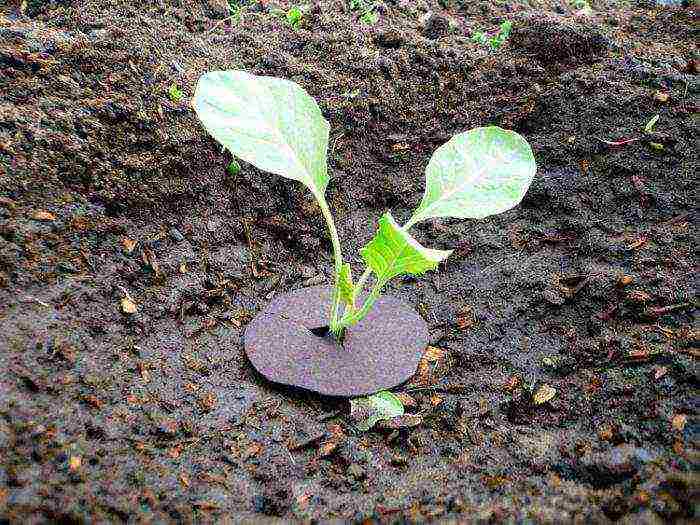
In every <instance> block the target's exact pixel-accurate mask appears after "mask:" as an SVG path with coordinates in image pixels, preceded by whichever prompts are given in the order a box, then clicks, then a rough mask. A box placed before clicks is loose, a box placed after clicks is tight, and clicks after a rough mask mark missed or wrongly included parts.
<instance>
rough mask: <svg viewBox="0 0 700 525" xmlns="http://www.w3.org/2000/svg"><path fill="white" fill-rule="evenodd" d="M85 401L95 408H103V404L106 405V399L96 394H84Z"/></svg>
mask: <svg viewBox="0 0 700 525" xmlns="http://www.w3.org/2000/svg"><path fill="white" fill-rule="evenodd" d="M83 401H85V402H86V403H87V404H88V405H90V406H91V407H93V408H102V405H104V401H102V400H101V399H99V398H98V397H97V396H96V395H94V394H87V395H86V396H83Z"/></svg>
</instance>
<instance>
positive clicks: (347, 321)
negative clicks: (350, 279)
mask: <svg viewBox="0 0 700 525" xmlns="http://www.w3.org/2000/svg"><path fill="white" fill-rule="evenodd" d="M385 284H386V281H377V282H376V283H375V284H374V287H373V288H372V291H371V292H370V293H369V295H368V296H367V299H365V302H364V304H363V305H362V308H360V309H359V310H357V311H356V312H353V313H351V314H349V315H348V314H346V315H344V316H343V318H342V319H341V320H340V326H341V330H344V329H345V328H347V327H348V326H352V325H354V324H355V323H357V322H358V321H361V320H362V319H363V318H364V317H365V316H366V315H367V314H368V313H369V311H370V310H371V309H372V307H373V306H374V303H375V301H376V300H377V299H378V298H379V295H380V294H381V293H382V288H384V285H385Z"/></svg>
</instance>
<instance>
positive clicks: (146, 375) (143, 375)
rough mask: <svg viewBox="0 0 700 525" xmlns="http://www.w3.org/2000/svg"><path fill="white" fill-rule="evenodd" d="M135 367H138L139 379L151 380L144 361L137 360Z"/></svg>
mask: <svg viewBox="0 0 700 525" xmlns="http://www.w3.org/2000/svg"><path fill="white" fill-rule="evenodd" d="M136 368H138V369H139V374H140V375H141V379H143V382H144V383H148V382H149V381H150V380H151V375H150V373H149V372H148V363H144V362H143V361H139V362H138V363H137V364H136Z"/></svg>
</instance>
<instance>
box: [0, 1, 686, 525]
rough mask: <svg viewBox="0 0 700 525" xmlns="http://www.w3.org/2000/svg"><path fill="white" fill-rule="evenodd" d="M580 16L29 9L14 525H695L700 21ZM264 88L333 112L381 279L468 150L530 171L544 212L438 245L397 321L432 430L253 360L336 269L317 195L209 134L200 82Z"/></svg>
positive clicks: (11, 250)
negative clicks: (394, 227)
mask: <svg viewBox="0 0 700 525" xmlns="http://www.w3.org/2000/svg"><path fill="white" fill-rule="evenodd" d="M571 4H574V2H572V3H571ZM576 4H577V6H572V5H570V4H567V3H566V2H563V1H562V2H555V1H547V0H542V1H535V0H530V1H525V0H523V1H515V0H514V1H512V2H487V1H474V2H472V1H466V0H462V1H459V0H454V1H450V0H441V2H440V3H435V2H425V1H423V0H417V1H406V0H399V1H393V2H392V1H387V2H377V3H376V4H375V12H376V14H377V15H378V20H377V22H376V23H375V24H374V25H367V24H365V23H363V21H362V20H361V19H360V14H361V12H360V11H358V10H352V9H350V7H349V5H348V4H347V3H345V2H341V1H325V0H322V1H320V2H318V3H312V4H309V5H307V6H306V7H305V11H304V15H303V17H302V20H301V23H300V27H298V28H293V27H290V25H289V23H287V21H286V19H285V16H284V13H285V10H286V9H287V8H288V7H290V6H291V5H292V4H291V3H290V4H287V3H282V4H274V3H272V2H269V3H265V4H264V5H263V4H248V5H242V6H236V5H235V4H234V7H236V10H235V13H234V12H232V11H231V10H230V7H229V5H228V4H227V2H225V1H219V0H208V1H202V2H188V1H184V0H183V1H177V0H175V1H165V0H157V1H156V0H152V1H146V2H144V1H143V0H139V1H135V0H124V1H120V2H100V1H91V0H88V1H80V2H78V1H71V0H51V1H48V0H47V1H39V0H28V1H24V2H14V3H13V2H12V0H11V1H10V2H9V5H7V4H6V3H5V4H4V5H5V6H4V7H0V347H1V350H0V522H3V523H4V522H10V523H36V522H47V521H50V522H65V523H75V522H83V521H85V522H87V521H109V522H112V521H117V522H118V521H131V522H151V521H156V522H173V521H177V522H212V521H218V520H225V519H228V520H234V521H245V520H255V521H259V520H262V519H265V517H269V519H274V518H275V517H279V518H283V519H286V520H290V521H301V520H306V521H309V520H329V519H334V518H335V519H341V520H344V521H357V522H362V521H365V522H382V523H393V522H406V521H410V522H426V521H431V520H443V521H448V522H450V521H453V522H465V521H466V522H504V521H508V522H514V521H517V522H526V521H527V522H541V523H546V522H573V521H578V522H589V523H590V522H595V523H606V522H610V521H617V520H622V521H623V522H625V523H658V522H690V521H692V520H693V518H697V510H696V509H697V490H698V478H697V474H695V473H694V471H693V465H694V464H696V462H697V459H698V455H697V454H698V450H697V441H696V439H697V430H698V408H697V393H698V368H697V358H698V354H699V352H698V332H697V329H695V328H694V326H693V320H694V316H695V314H696V304H697V303H696V302H695V301H696V300H695V295H694V293H695V292H694V287H693V271H694V269H695V265H696V259H695V251H696V247H695V243H694V242H693V241H694V239H693V236H694V233H695V231H694V218H695V216H694V214H693V207H694V205H695V202H696V200H695V194H694V192H695V188H696V183H695V182H696V181H695V177H694V176H695V175H696V173H697V167H698V166H697V142H696V137H697V112H698V91H699V88H698V77H697V70H698V54H697V49H696V47H695V46H696V44H695V42H696V41H697V29H695V28H696V27H697V25H696V24H697V12H696V11H694V10H693V9H692V8H690V7H687V6H686V7H683V6H682V5H679V6H676V7H662V6H657V5H656V3H655V2H652V1H649V0H642V1H631V2H629V1H628V2H622V1H620V2H616V1H613V0H609V1H603V0H601V1H596V0H591V1H590V2H588V5H587V6H586V5H585V4H586V3H585V2H576ZM679 4H680V2H679ZM239 7H240V8H239ZM504 20H510V21H512V22H513V33H512V35H511V37H510V38H509V39H508V41H507V42H506V43H505V44H504V45H503V47H502V48H500V49H498V50H496V51H493V50H491V49H490V48H489V47H487V46H484V45H481V44H478V43H475V42H473V41H472V40H471V38H470V35H471V34H472V32H473V31H477V30H482V31H487V32H491V33H493V32H494V31H496V30H497V28H498V25H499V23H501V22H502V21H504ZM232 68H241V69H245V70H247V71H250V72H253V73H256V74H266V75H273V76H278V77H284V78H288V79H292V80H294V81H296V82H298V83H299V84H301V85H302V86H303V87H304V88H305V89H307V90H308V91H309V92H310V93H311V94H312V95H313V96H314V97H315V98H316V99H317V100H318V102H319V105H320V107H321V109H322V111H323V114H324V115H325V117H326V118H327V119H328V120H329V121H330V123H331V139H330V146H329V167H330V171H331V173H332V177H333V180H332V182H331V183H330V186H329V189H328V200H329V203H330V206H331V208H332V210H333V213H334V215H335V217H336V221H337V226H338V229H339V233H340V237H341V239H342V240H343V242H344V247H345V253H346V254H348V256H349V257H350V260H351V263H352V266H353V271H354V273H355V274H356V275H359V273H360V272H361V271H362V267H361V260H360V257H359V255H358V250H359V248H360V247H361V246H362V245H363V244H365V243H366V242H368V240H369V239H370V238H371V236H372V234H373V231H374V228H375V225H376V221H377V218H378V217H379V216H380V215H381V214H382V213H383V212H384V211H386V210H387V209H391V210H392V213H393V214H394V216H396V217H397V218H398V219H399V220H401V219H403V220H405V219H406V217H408V216H409V213H410V210H411V209H412V208H414V207H415V206H416V205H417V203H418V202H419V201H420V197H421V195H422V191H423V170H424V168H425V165H426V163H427V161H428V159H429V157H430V155H431V153H432V152H433V151H434V150H435V149H436V148H437V147H438V146H439V145H441V144H442V143H444V142H445V141H446V140H447V139H448V138H449V137H450V136H452V135H453V134H455V133H458V132H462V131H465V130H467V129H470V128H472V127H475V126H480V125H486V124H496V125H499V126H502V127H505V128H510V129H514V130H516V131H517V132H519V133H521V134H522V135H523V136H525V137H526V138H527V139H528V141H529V142H530V143H531V144H532V147H533V150H534V153H535V157H536V159H537V162H538V167H539V169H538V173H537V177H536V179H535V181H534V183H533V185H532V186H531V188H530V190H529V192H528V194H527V195H526V197H525V199H524V200H523V202H522V204H521V205H520V206H518V207H517V208H516V209H514V210H511V211H509V212H507V213H503V214H501V215H499V216H496V217H491V218H488V219H485V220H478V221H477V220H444V221H433V222H427V223H422V224H419V225H417V226H415V227H414V229H413V230H412V231H413V232H414V234H415V235H416V236H417V238H419V240H420V241H421V242H423V243H424V244H426V245H428V246H430V247H433V248H440V249H455V252H454V254H453V255H452V256H451V257H450V258H449V259H448V260H447V261H446V262H445V263H444V264H443V265H441V268H440V269H439V271H437V272H432V273H430V274H427V275H425V276H423V277H420V278H417V279H415V278H405V279H399V280H398V281H396V282H394V283H393V284H392V285H391V286H389V288H388V290H387V293H388V294H389V295H393V296H395V297H398V298H400V299H401V300H403V301H405V302H407V303H408V304H410V305H411V306H412V307H413V308H415V310H416V311H417V312H419V314H420V315H421V316H422V317H423V319H424V320H425V321H426V322H427V323H428V327H429V333H430V336H429V344H430V347H429V350H428V352H427V353H426V358H425V359H424V360H423V361H422V362H421V364H420V366H419V369H418V373H417V375H416V376H415V377H414V378H413V379H412V382H411V383H409V384H408V385H404V386H402V387H399V388H397V389H395V391H396V392H401V391H402V392H403V396H404V397H403V399H404V402H405V404H406V406H407V411H408V412H409V413H410V414H412V417H411V419H410V424H404V423H402V422H401V421H393V422H390V423H392V424H384V425H383V426H377V427H375V428H373V429H371V430H370V431H367V432H361V431H359V430H358V428H357V425H356V421H354V420H353V418H352V417H351V416H350V413H349V404H348V402H347V400H344V399H337V398H328V397H322V396H319V395H316V394H312V393H308V392H305V391H301V390H295V389H292V388H282V387H278V386H274V385H273V384H271V383H269V382H267V381H266V380H265V379H263V378H262V377H261V376H259V375H257V374H256V373H255V372H254V370H253V368H252V367H251V365H250V364H249V362H248V361H247V360H246V358H245V354H244V348H243V333H244V331H245V328H246V326H247V324H248V323H249V321H250V320H251V319H252V318H253V317H254V316H255V315H256V314H257V313H258V312H259V311H261V309H263V308H264V307H265V305H266V304H267V303H268V302H269V301H270V300H271V299H272V298H274V297H276V296H278V295H280V294H284V293H287V292H289V291H290V290H296V289H299V288H303V287H307V286H313V285H321V284H324V283H327V282H328V281H329V276H330V273H331V269H332V262H331V252H330V242H329V238H328V235H327V233H326V231H325V227H324V223H323V221H322V217H321V213H320V211H319V209H318V207H317V205H316V204H315V203H314V201H313V200H312V198H311V196H310V194H309V192H308V191H306V190H304V189H303V188H302V187H301V186H300V185H299V184H298V183H295V182H293V181H289V180H286V179H282V178H280V177H276V176H271V175H268V174H264V173H260V172H259V171H257V170H255V169H254V168H252V167H251V166H249V165H245V164H243V165H242V169H241V170H240V172H238V173H236V174H230V173H228V172H227V170H226V168H227V165H228V164H229V162H230V160H231V158H230V155H229V154H228V153H226V152H222V150H221V148H220V147H219V146H218V145H217V144H216V143H215V142H214V141H213V140H212V139H211V138H209V137H208V136H207V134H206V133H205V132H204V130H203V129H202V127H201V126H200V125H199V124H198V122H197V120H196V117H195V116H194V114H193V111H192V110H191V108H190V106H189V100H190V97H191V96H192V93H193V89H194V85H195V82H196V80H197V78H198V77H199V75H200V74H202V73H203V72H205V71H208V70H213V69H232ZM173 85H174V86H175V87H176V88H177V89H179V90H181V91H182V96H181V97H178V93H177V92H176V91H177V90H174V89H172V86H173ZM655 115H658V116H659V119H658V121H657V122H656V124H655V126H654V127H653V130H652V131H651V132H650V133H645V131H644V128H645V126H646V125H647V123H648V122H649V121H650V120H651V119H652V117H654V116H655ZM629 139H634V140H633V141H630V142H625V143H621V144H618V145H613V144H608V143H606V142H605V141H607V142H620V141H627V140H629ZM409 396H410V397H409ZM387 427H393V428H387Z"/></svg>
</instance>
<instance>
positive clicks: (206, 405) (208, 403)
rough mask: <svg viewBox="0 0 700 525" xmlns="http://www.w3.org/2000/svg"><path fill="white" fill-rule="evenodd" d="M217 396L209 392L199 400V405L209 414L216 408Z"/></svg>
mask: <svg viewBox="0 0 700 525" xmlns="http://www.w3.org/2000/svg"><path fill="white" fill-rule="evenodd" d="M216 401H217V399H216V395H214V393H213V392H207V393H206V394H204V396H202V398H201V399H200V400H199V404H200V405H201V407H202V408H203V409H204V410H206V411H207V412H208V411H210V410H213V409H214V407H215V406H216Z"/></svg>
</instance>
